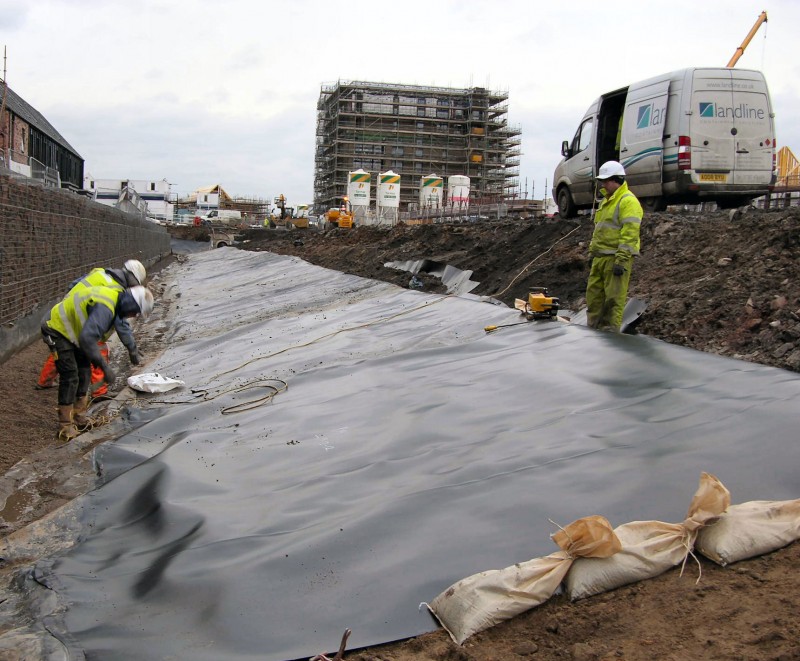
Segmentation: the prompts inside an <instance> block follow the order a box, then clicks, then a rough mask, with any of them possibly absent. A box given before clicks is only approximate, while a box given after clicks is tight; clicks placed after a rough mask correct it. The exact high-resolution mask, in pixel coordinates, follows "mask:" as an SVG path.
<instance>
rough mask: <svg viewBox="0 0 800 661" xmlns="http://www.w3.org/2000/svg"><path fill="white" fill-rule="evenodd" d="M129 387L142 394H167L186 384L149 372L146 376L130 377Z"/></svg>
mask: <svg viewBox="0 0 800 661" xmlns="http://www.w3.org/2000/svg"><path fill="white" fill-rule="evenodd" d="M128 385H129V386H130V387H131V388H133V389H134V390H138V391H140V392H167V391H169V390H172V389H173V388H178V387H180V386H184V385H186V384H185V383H184V382H183V381H179V380H178V379H171V378H169V377H167V376H161V375H160V374H157V373H156V372H148V373H146V374H134V375H132V376H129V377H128Z"/></svg>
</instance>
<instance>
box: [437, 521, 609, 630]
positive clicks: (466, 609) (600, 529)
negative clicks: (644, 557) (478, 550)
mask: <svg viewBox="0 0 800 661" xmlns="http://www.w3.org/2000/svg"><path fill="white" fill-rule="evenodd" d="M551 537H552V539H553V541H554V542H555V543H556V544H558V546H559V547H560V548H561V549H562V550H561V551H557V552H556V553H552V554H551V555H548V556H545V557H542V558H535V559H533V560H528V561H527V562H522V563H518V564H516V565H512V566H511V567H506V568H505V569H493V570H490V571H484V572H480V573H479V574H474V575H472V576H469V577H467V578H464V579H462V580H460V581H458V582H457V583H455V584H453V585H451V586H450V587H449V588H447V590H445V591H444V592H442V593H441V594H440V595H438V596H437V597H436V598H435V599H434V600H433V601H432V602H431V603H430V604H428V608H429V609H430V610H431V612H432V613H433V614H434V615H435V616H436V618H437V619H438V620H439V622H440V623H441V625H442V626H443V627H444V628H445V629H446V630H447V632H448V633H449V634H450V637H451V638H452V639H453V640H454V641H455V642H456V643H457V644H458V645H460V644H461V643H463V642H464V641H465V640H466V639H467V638H469V637H470V636H471V635H473V634H475V633H478V632H479V631H483V630H484V629H488V628H489V627H491V626H493V625H495V624H497V623H499V622H502V621H504V620H508V619H510V618H512V617H514V616H515V615H519V614H520V613H523V612H525V611H526V610H529V609H531V608H533V607H534V606H538V605H539V604H541V603H543V602H545V601H547V600H548V599H549V598H550V597H551V596H552V595H553V594H554V593H555V591H556V590H557V589H558V586H559V585H560V583H561V582H562V580H563V579H564V575H565V574H566V573H567V571H568V570H569V567H570V565H571V564H572V562H573V559H574V558H576V557H579V556H588V557H606V556H608V555H612V554H614V553H616V552H618V551H619V549H620V548H621V546H620V543H619V540H618V539H617V538H616V536H615V535H614V533H613V531H612V530H611V524H610V523H609V522H608V520H606V519H605V518H604V517H602V516H589V517H585V518H583V519H578V520H577V521H573V522H572V523H571V524H569V525H568V526H567V527H566V528H563V529H561V530H560V531H559V532H557V533H555V534H554V535H551Z"/></svg>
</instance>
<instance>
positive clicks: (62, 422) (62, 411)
mask: <svg viewBox="0 0 800 661" xmlns="http://www.w3.org/2000/svg"><path fill="white" fill-rule="evenodd" d="M80 433H81V432H80V431H79V430H78V428H77V427H76V426H75V424H74V423H73V422H72V406H70V405H69V404H65V405H59V407H58V440H59V441H63V442H65V443H66V442H67V441H71V440H72V439H73V438H75V437H76V436H77V435H78V434H80Z"/></svg>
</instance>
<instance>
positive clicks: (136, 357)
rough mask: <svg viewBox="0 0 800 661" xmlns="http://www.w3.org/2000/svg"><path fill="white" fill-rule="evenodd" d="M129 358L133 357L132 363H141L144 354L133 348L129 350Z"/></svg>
mask: <svg viewBox="0 0 800 661" xmlns="http://www.w3.org/2000/svg"><path fill="white" fill-rule="evenodd" d="M128 358H130V359H131V365H139V364H140V363H141V362H142V354H140V353H139V350H138V349H132V350H131V351H129V352H128Z"/></svg>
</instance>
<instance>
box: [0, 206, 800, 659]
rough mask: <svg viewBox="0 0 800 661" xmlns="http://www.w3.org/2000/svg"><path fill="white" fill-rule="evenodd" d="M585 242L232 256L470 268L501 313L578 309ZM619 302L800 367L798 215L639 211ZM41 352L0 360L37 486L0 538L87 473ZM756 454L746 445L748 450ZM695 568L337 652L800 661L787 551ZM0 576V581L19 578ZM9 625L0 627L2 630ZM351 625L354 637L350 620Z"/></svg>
mask: <svg viewBox="0 0 800 661" xmlns="http://www.w3.org/2000/svg"><path fill="white" fill-rule="evenodd" d="M590 236H591V224H590V222H589V221H588V220H587V219H585V218H584V219H582V220H581V221H576V222H568V221H564V220H561V219H558V218H555V219H545V220H535V221H534V220H520V221H510V220H509V221H497V222H494V221H489V222H486V221H482V222H479V223H467V224H458V225H438V224H437V225H422V226H403V225H400V226H398V227H395V228H392V229H377V228H369V227H357V228H355V229H352V230H331V231H328V232H324V233H323V232H317V231H314V230H299V229H295V230H291V231H286V230H247V231H246V232H244V233H243V234H242V235H241V237H240V238H241V239H242V240H243V243H241V244H240V245H239V247H240V248H243V249H248V250H256V251H261V250H267V251H271V252H275V253H280V254H291V255H297V256H299V257H302V258H303V259H305V260H307V261H309V262H311V263H314V264H318V265H320V266H325V267H328V268H331V269H335V270H340V271H345V272H348V273H353V274H356V275H361V276H364V277H368V278H374V279H379V280H386V281H389V282H393V283H395V284H397V285H399V286H402V287H409V286H413V287H415V288H424V289H425V290H428V291H438V292H444V291H445V288H444V287H443V286H442V284H441V282H440V281H439V280H438V278H436V277H434V276H432V275H429V274H426V273H418V274H416V278H414V279H413V282H412V275H411V274H410V273H408V272H405V271H400V270H396V269H391V268H387V267H386V266H384V264H386V263H387V262H403V261H411V260H423V259H425V260H428V263H427V267H426V268H427V269H428V270H431V268H432V267H433V266H434V264H433V263H438V264H449V265H451V266H454V267H457V268H460V269H463V270H471V271H472V272H473V274H472V278H471V279H472V280H476V281H478V282H479V283H480V284H479V285H478V286H477V287H476V288H475V289H474V290H473V293H476V294H483V295H490V296H493V297H495V298H497V299H499V300H501V301H503V302H504V303H506V304H508V305H513V303H514V299H515V298H525V297H526V296H527V293H528V291H529V289H530V288H532V287H547V288H548V290H549V293H550V294H551V295H554V296H558V297H559V298H560V301H561V306H562V308H564V309H570V310H577V309H579V308H580V307H581V306H582V305H583V292H584V287H585V283H586V277H587V275H588V262H587V254H586V252H587V250H586V249H587V245H588V241H589V238H590ZM178 268H180V267H179V266H178ZM153 272H154V274H155V278H154V283H153V288H154V289H155V290H156V292H157V293H158V291H159V290H160V288H161V283H160V280H159V274H158V268H156V269H153ZM630 295H631V296H633V297H636V298H639V299H641V300H644V301H646V302H647V304H648V307H647V310H646V312H645V314H644V316H643V317H642V319H641V322H640V323H639V325H638V326H637V329H636V330H637V332H640V333H646V334H648V335H651V336H653V337H657V338H660V339H662V340H664V341H667V342H671V343H674V344H680V345H684V346H688V347H692V348H695V349H698V350H701V351H708V352H712V353H717V354H720V355H725V356H730V357H735V358H739V359H742V360H747V361H751V362H757V363H763V364H767V365H773V366H775V367H778V368H782V369H785V370H789V371H800V209H797V208H789V209H784V210H780V211H769V212H764V211H758V210H754V209H746V210H736V211H735V212H712V213H707V212H706V213H692V212H676V213H659V214H647V215H646V216H645V221H644V223H643V226H642V255H641V257H639V258H638V259H637V261H636V264H635V267H634V270H633V275H632V279H631V288H630ZM148 323H150V322H148ZM136 332H137V337H138V338H139V341H140V345H141V346H142V350H143V352H144V353H145V354H147V353H148V352H149V353H151V354H155V353H156V352H158V351H160V350H161V349H162V348H163V345H164V341H163V337H162V334H161V333H160V332H158V331H157V330H154V329H152V328H151V329H148V327H147V325H144V326H143V327H141V328H138V329H137V330H136ZM122 354H123V356H120V355H119V352H117V353H116V354H115V357H114V364H115V366H116V368H117V371H118V373H119V374H120V381H119V382H118V383H121V382H122V381H121V379H122V377H124V376H125V375H126V372H127V371H129V367H128V365H127V357H126V356H124V351H122ZM45 355H46V352H45V348H44V345H42V344H41V343H39V342H35V343H34V344H33V345H31V346H30V347H28V348H27V349H25V350H23V351H20V352H19V353H18V354H17V355H15V356H14V357H12V358H11V359H10V360H9V361H7V362H6V363H4V364H2V365H0V422H2V424H0V468H2V472H5V471H7V470H8V469H10V468H11V467H12V465H14V464H15V463H16V462H18V461H19V460H24V462H23V464H19V465H18V466H17V467H16V468H15V469H14V470H15V474H16V475H19V477H17V478H15V479H17V480H18V481H20V483H22V482H24V472H25V470H27V468H26V467H28V466H30V467H31V470H34V469H35V470H37V471H39V472H40V474H42V475H44V476H45V477H44V478H42V479H40V480H39V484H40V485H41V486H40V487H39V493H38V503H37V505H36V506H35V507H29V508H27V509H26V510H25V512H22V513H21V512H20V511H17V510H14V508H13V507H12V505H11V504H9V503H7V505H6V509H4V510H3V511H2V512H0V519H2V523H1V525H2V527H3V528H4V532H6V533H8V532H11V531H13V530H15V529H18V528H20V527H21V526H23V525H25V524H26V523H28V522H30V521H31V520H34V519H36V518H37V517H40V516H42V515H43V514H44V513H45V512H47V511H49V510H52V509H54V508H55V507H57V506H59V505H61V504H63V503H64V502H67V501H68V500H69V499H70V498H71V497H74V495H75V494H76V491H78V490H80V486H79V485H80V483H81V481H80V480H77V481H76V480H74V479H73V480H68V479H67V478H66V477H65V476H68V475H69V474H70V472H73V473H76V474H77V473H80V472H81V471H83V472H84V473H85V472H87V471H88V470H89V468H88V467H87V465H86V464H87V462H86V460H85V454H82V453H81V452H72V453H70V452H69V449H67V451H65V450H64V449H63V448H62V449H58V450H56V449H54V448H53V434H54V430H55V403H56V400H55V392H54V391H53V390H44V391H37V390H34V389H33V384H34V383H35V380H36V375H37V374H38V370H39V367H40V366H41V362H42V361H43V360H44V357H45ZM123 357H124V360H123ZM756 447H757V439H754V452H755V451H756V450H755V449H756ZM48 464H49V465H50V466H51V469H50V471H49V472H48V470H47V468H46V466H48ZM54 464H57V468H58V470H56V467H55V465H54ZM43 467H45V468H43ZM48 475H49V476H50V477H47V476H48ZM76 485H78V486H76ZM797 496H798V497H800V480H799V481H798V494H797ZM11 500H12V499H9V501H11ZM698 562H699V564H697V563H694V562H693V561H690V562H689V563H688V564H687V565H686V567H685V569H684V571H683V574H682V575H681V572H680V570H679V569H675V570H672V571H669V572H667V573H666V574H663V575H661V576H659V577H658V578H655V579H652V580H649V581H645V582H642V583H639V584H635V585H631V586H627V587H624V588H621V589H618V590H615V591H613V592H610V593H606V594H602V595H598V596H596V597H592V598H590V599H587V600H584V601H580V602H576V603H569V602H568V601H567V600H565V599H564V598H563V597H559V596H557V597H554V598H552V599H551V600H549V601H548V602H546V603H545V604H543V605H542V606H540V607H538V608H535V609H533V610H531V611H529V612H528V613H525V614H523V615H521V616H519V617H517V618H515V619H513V620H511V621H509V622H505V623H502V624H500V625H498V626H496V627H494V628H492V629H490V630H488V631H486V632H483V633H480V634H477V635H476V636H474V637H473V638H471V639H470V640H468V641H467V642H466V643H465V645H463V646H461V647H458V646H456V645H455V644H454V643H452V642H451V641H450V639H449V637H448V636H447V634H446V633H445V632H444V631H441V630H440V631H436V632H433V633H431V634H426V635H423V636H419V637H417V638H414V639H411V640H408V641H403V642H399V643H393V644H389V645H383V646H380V647H375V648H370V649H367V650H361V651H357V652H348V653H347V654H345V658H346V659H349V660H351V661H424V660H442V661H444V660H451V661H492V660H494V661H504V660H507V659H510V660H513V659H536V660H539V661H557V660H564V659H573V660H574V661H601V660H602V661H609V660H611V659H625V660H628V661H650V660H653V659H659V660H661V659H663V660H670V661H684V660H687V659H713V660H717V659H718V660H737V661H738V660H741V661H789V660H793V659H794V660H797V659H800V618H799V617H798V613H800V572H798V566H800V544H797V543H795V544H792V545H790V546H788V547H786V548H784V549H781V550H779V551H776V552H775V553H772V554H769V555H766V556H762V557H760V558H755V559H752V560H747V561H743V562H740V563H737V564H735V565H732V566H729V567H725V568H722V567H718V566H716V565H714V564H713V563H711V562H709V561H707V560H705V559H703V558H700V559H699V561H698ZM0 567H2V569H0V572H2V575H3V580H5V581H8V582H10V581H11V580H12V578H13V576H14V574H15V572H16V571H19V570H20V568H19V567H14V566H2V565H0ZM487 569H491V568H490V567H487ZM698 579H699V580H698ZM0 596H2V595H0ZM0 603H2V602H0ZM11 626H12V624H11V623H9V622H7V623H6V624H2V623H0V633H3V632H5V631H7V630H8V629H9V628H10V627H11ZM351 627H352V628H353V629H357V628H358V622H353V623H352V624H351ZM338 644H339V641H331V644H330V650H331V651H335V649H336V648H337V647H338ZM320 651H321V650H320ZM331 656H332V654H331ZM2 658H6V657H2ZM7 658H22V657H7Z"/></svg>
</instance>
